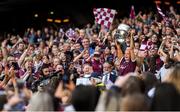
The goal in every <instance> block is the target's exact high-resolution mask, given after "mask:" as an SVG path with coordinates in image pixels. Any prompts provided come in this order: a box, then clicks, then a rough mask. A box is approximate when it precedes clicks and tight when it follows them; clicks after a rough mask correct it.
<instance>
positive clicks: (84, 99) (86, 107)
mask: <svg viewBox="0 0 180 112" xmlns="http://www.w3.org/2000/svg"><path fill="white" fill-rule="evenodd" d="M99 96H100V91H99V90H98V89H97V88H96V87H94V86H84V85H79V86H77V87H76V88H75V90H74V91H73V93H72V105H73V106H74V108H75V110H76V111H94V110H95V107H96V105H97V101H98V99H99Z"/></svg>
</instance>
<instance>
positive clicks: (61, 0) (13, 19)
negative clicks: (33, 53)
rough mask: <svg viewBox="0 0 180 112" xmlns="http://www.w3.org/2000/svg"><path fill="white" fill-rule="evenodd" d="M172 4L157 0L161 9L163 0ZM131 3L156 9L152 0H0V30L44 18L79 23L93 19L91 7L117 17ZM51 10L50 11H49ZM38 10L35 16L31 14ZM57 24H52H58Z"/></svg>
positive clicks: (126, 11)
mask: <svg viewBox="0 0 180 112" xmlns="http://www.w3.org/2000/svg"><path fill="white" fill-rule="evenodd" d="M166 1H167V2H169V3H170V4H173V5H174V6H175V7H176V8H179V5H178V4H177V1H178V0H161V2H162V3H161V5H162V6H163V8H164V9H163V10H166V8H167V5H165V4H163V3H164V2H166ZM131 5H134V6H135V11H136V13H137V12H138V11H139V10H142V11H144V12H146V11H147V10H156V7H155V3H154V1H153V0H0V33H1V34H2V33H4V32H20V31H21V32H22V31H23V30H24V28H26V27H28V26H29V27H30V26H33V27H35V28H40V27H42V26H45V25H48V24H49V23H48V22H47V21H46V19H47V18H52V19H61V20H63V19H67V18H68V19H69V20H70V22H69V23H64V24H65V25H66V24H68V25H69V24H71V23H73V24H71V25H75V26H82V25H84V24H86V23H88V22H93V19H94V18H93V12H92V10H93V8H95V7H97V8H98V7H108V8H113V9H116V10H117V11H118V15H117V17H119V18H120V17H123V16H128V14H129V12H130V7H131ZM50 11H53V12H54V15H51V14H50ZM36 13H37V14H38V15H39V16H38V18H35V17H34V14H36ZM51 24H52V23H51ZM64 24H63V23H61V24H55V25H56V26H58V27H60V26H61V25H64Z"/></svg>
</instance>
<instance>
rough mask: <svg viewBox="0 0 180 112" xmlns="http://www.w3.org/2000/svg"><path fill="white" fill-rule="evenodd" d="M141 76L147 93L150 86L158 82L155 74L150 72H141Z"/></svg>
mask: <svg viewBox="0 0 180 112" xmlns="http://www.w3.org/2000/svg"><path fill="white" fill-rule="evenodd" d="M142 78H143V81H144V84H145V92H146V93H147V92H148V91H149V90H150V89H151V88H153V87H154V86H156V85H157V84H158V80H157V78H156V76H155V75H154V74H153V73H151V72H143V73H142Z"/></svg>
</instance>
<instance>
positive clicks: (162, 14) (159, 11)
mask: <svg viewBox="0 0 180 112" xmlns="http://www.w3.org/2000/svg"><path fill="white" fill-rule="evenodd" d="M156 8H157V10H158V13H159V14H160V15H161V16H162V18H163V20H164V21H165V22H166V24H168V23H169V21H168V17H166V15H165V14H164V13H163V12H162V10H161V8H160V7H159V6H158V5H157V4H156Z"/></svg>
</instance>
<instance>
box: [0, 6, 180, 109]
mask: <svg viewBox="0 0 180 112" xmlns="http://www.w3.org/2000/svg"><path fill="white" fill-rule="evenodd" d="M119 24H127V25H129V26H130V27H131V30H129V34H128V36H127V37H126V38H124V39H125V40H124V42H122V43H119V42H118V41H117V38H116V33H117V30H118V29H117V27H118V25H119ZM68 32H69V33H68ZM72 32H73V33H72ZM179 61H180V15H179V14H178V13H176V11H175V10H174V9H173V7H170V10H169V12H168V20H166V21H165V20H159V19H158V16H157V15H155V14H153V13H151V12H150V13H141V12H140V13H139V14H138V15H137V16H136V18H135V19H130V18H122V19H121V20H118V21H116V22H114V23H113V24H112V26H111V28H110V29H106V28H105V27H103V26H99V25H97V24H93V25H90V24H87V25H86V26H85V27H84V28H82V29H79V28H71V29H68V30H67V29H64V28H59V29H55V28H52V27H48V26H47V27H43V28H42V29H34V28H27V29H26V30H25V33H24V35H23V36H20V35H13V34H7V35H6V36H5V37H4V38H3V40H2V42H1V49H0V110H3V111H85V110H86V111H133V110H134V111H140V110H142V111H149V110H156V111H159V110H169V111H170V110H180V63H179Z"/></svg>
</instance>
